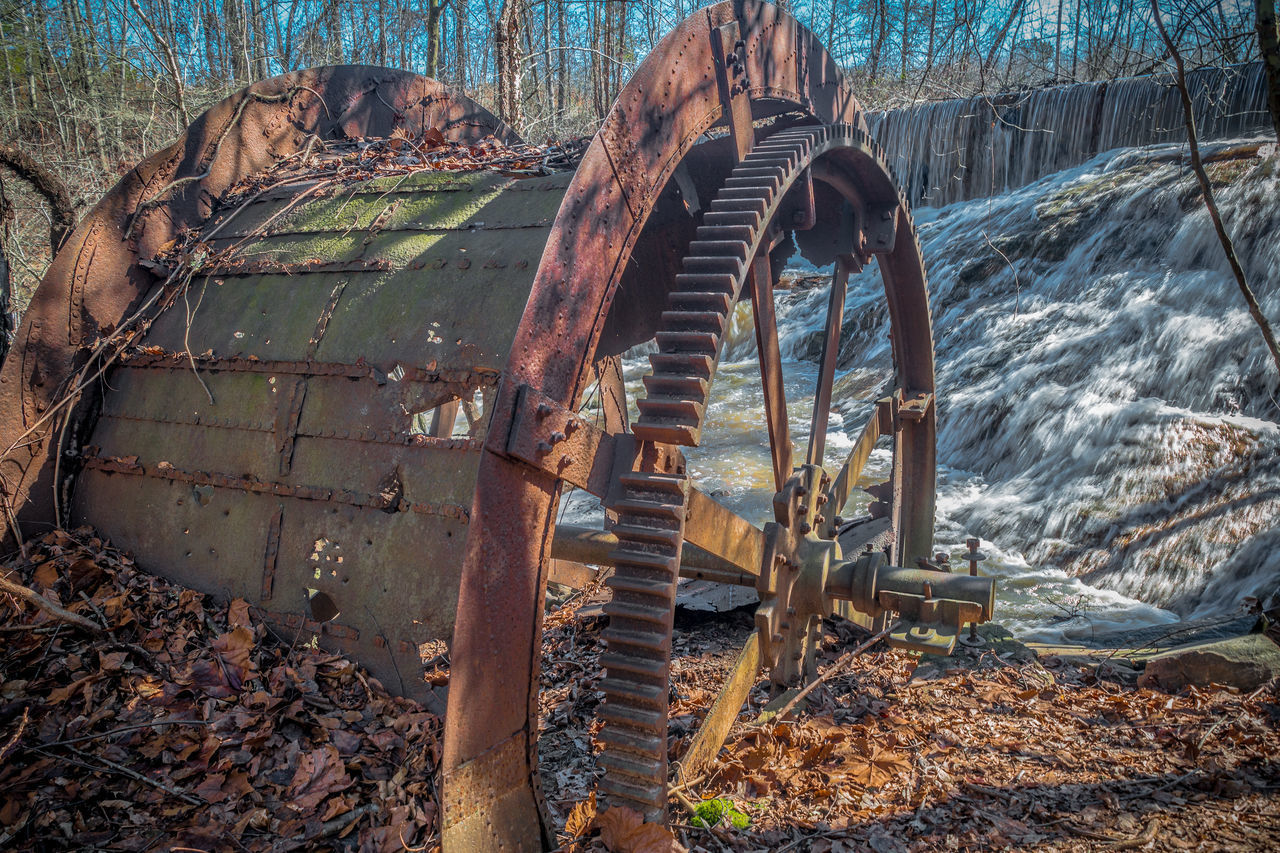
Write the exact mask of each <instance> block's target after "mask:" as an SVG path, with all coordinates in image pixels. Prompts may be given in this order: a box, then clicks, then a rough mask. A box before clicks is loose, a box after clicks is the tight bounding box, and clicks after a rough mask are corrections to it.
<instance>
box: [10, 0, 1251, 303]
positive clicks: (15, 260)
mask: <svg viewBox="0 0 1280 853" xmlns="http://www.w3.org/2000/svg"><path fill="white" fill-rule="evenodd" d="M704 5H708V4H707V3H706V2H705V0H560V2H554V0H543V2H537V0H56V2H55V0H0V50H2V53H0V146H4V148H3V150H4V151H5V152H7V153H8V157H7V158H5V159H7V160H9V161H10V165H12V164H13V161H14V160H15V159H23V155H26V157H27V158H29V160H25V159H24V160H23V162H24V164H25V166H26V168H27V170H28V172H29V173H31V174H28V175H27V177H28V179H29V180H27V181H16V180H14V179H13V176H12V174H6V173H5V172H4V170H0V182H2V183H0V223H2V224H0V249H3V252H0V258H3V257H7V259H8V263H9V264H10V266H11V267H12V269H11V278H12V280H13V288H14V293H13V302H14V306H13V307H15V308H20V307H21V306H22V305H24V304H25V302H26V300H27V299H28V298H29V295H30V291H31V290H32V288H33V287H34V285H35V284H36V282H38V280H39V278H40V276H41V275H42V274H43V270H44V268H45V266H46V265H47V263H48V261H49V257H50V252H49V245H48V239H47V238H48V236H49V234H50V232H51V231H53V232H54V233H55V237H56V234H57V233H60V231H61V230H62V228H63V227H65V226H66V225H67V224H68V222H67V220H69V219H71V220H72V221H73V217H74V216H75V215H76V214H78V213H80V212H83V210H84V209H85V208H86V207H87V206H88V205H90V204H92V203H93V202H94V201H96V199H97V198H98V197H99V196H100V195H101V194H102V193H103V192H104V191H105V190H106V189H107V188H108V187H109V186H110V185H112V184H113V183H114V182H115V181H116V180H118V179H119V177H120V176H121V175H123V174H124V173H125V172H127V171H128V170H129V169H130V168H131V167H132V166H133V165H134V164H135V163H136V162H137V161H138V160H140V159H141V158H142V157H143V156H145V154H146V153H148V152H151V151H154V150H156V149H158V148H160V147H162V146H163V145H165V144H166V143H167V142H168V141H169V140H171V139H172V138H173V137H175V136H176V135H177V134H178V133H179V132H180V131H181V130H182V128H184V127H185V126H186V125H187V124H188V123H189V122H190V121H191V120H192V119H193V118H194V117H196V116H197V115H199V114H200V112H201V111H203V110H204V109H205V108H207V107H208V106H209V105H211V104H213V103H215V102H216V101H218V100H220V99H221V98H223V97H225V96H226V95H227V94H228V93H230V92H232V91H234V90H236V89H238V88H240V87H242V86H244V85H246V84H248V83H250V82H253V81H255V80H259V79H262V78H265V77H270V76H273V75H276V74H280V73H283V72H286V71H291V70H294V69H299V68H306V67H309V66H315V65H326V64H348V63H353V64H354V63H360V64H371V65H383V66H393V67H397V68H403V69H409V70H412V71H417V72H420V73H423V74H426V75H429V76H433V77H437V78H440V79H442V80H445V81H447V82H450V83H453V84H455V85H457V86H459V87H461V88H462V89H464V90H465V91H466V92H468V93H469V94H471V95H472V96H473V97H475V98H477V99H478V100H479V101H480V102H481V103H483V104H485V105H486V106H489V107H490V108H491V109H493V110H494V111H495V112H496V113H498V114H499V115H500V116H501V117H502V118H504V119H505V120H506V121H507V122H508V123H510V124H512V125H514V126H515V127H517V129H519V130H520V131H521V132H522V133H523V134H524V136H525V137H526V138H527V139H529V140H531V141H541V140H543V139H544V138H563V137H568V136H578V135H587V134H591V133H593V132H594V130H595V128H596V126H597V124H598V123H599V121H600V120H601V119H602V117H603V116H604V114H605V113H606V111H607V110H608V108H609V105H610V104H611V103H612V101H613V99H614V97H615V95H616V94H617V92H618V91H619V90H620V88H621V87H622V85H623V83H624V82H625V81H626V80H627V78H628V77H629V75H630V74H631V72H632V71H633V70H634V69H635V67H636V66H637V65H638V64H639V62H640V61H641V60H642V59H643V58H644V57H645V55H646V54H647V53H648V52H649V51H650V49H651V48H652V47H653V45H654V44H655V43H656V42H657V41H658V40H659V39H661V38H662V36H663V35H664V34H665V33H666V32H668V31H669V30H670V29H671V28H672V27H673V26H675V25H676V23H678V22H679V21H680V20H681V19H683V18H684V17H686V16H687V15H689V14H690V13H692V12H693V11H694V10H695V9H697V8H698V7H701V6H704ZM779 5H780V6H783V7H785V8H788V9H790V11H791V12H792V13H793V14H795V15H796V16H797V17H798V18H799V19H800V20H801V21H802V22H804V23H805V24H806V25H808V26H809V27H810V29H812V30H813V31H814V32H815V33H816V34H817V35H818V36H819V38H820V40H821V41H822V42H823V43H825V44H826V45H827V47H828V49H829V50H830V51H831V52H832V54H833V55H834V56H835V58H836V59H837V61H838V62H840V64H841V65H842V66H843V67H845V68H846V69H847V71H848V73H849V76H850V78H851V80H852V81H853V84H854V86H855V89H856V91H857V93H858V96H859V97H860V98H861V100H862V102H863V103H864V104H865V105H866V106H868V107H870V108H885V107H892V106H897V105H902V104H905V103H909V102H916V101H921V100H937V99H945V98H952V97H957V96H966V95H971V94H974V93H978V92H993V91H1005V90H1009V89H1016V88H1026V87H1037V86H1044V85H1049V84H1053V83H1058V82H1066V81H1076V80H1097V79H1108V78H1113V77H1117V76H1126V75H1135V74H1144V73H1148V72H1151V71H1153V70H1158V69H1161V68H1163V67H1165V65H1166V63H1167V60H1168V52H1167V50H1166V49H1165V47H1164V45H1163V44H1162V42H1161V41H1160V39H1159V36H1158V35H1157V34H1156V32H1155V30H1154V28H1153V27H1152V26H1151V12H1150V7H1149V5H1148V3H1147V2H1146V0H1070V1H1068V0H957V2H944V0H780V2H779ZM1167 7H1168V8H1167V9H1166V12H1165V15H1164V17H1165V19H1166V22H1167V24H1168V26H1169V29H1170V33H1171V35H1172V36H1173V39H1174V41H1175V42H1176V43H1177V44H1178V46H1179V47H1180V49H1181V50H1182V51H1183V54H1184V57H1185V58H1186V60H1187V62H1188V64H1189V65H1190V66H1192V67H1194V66H1198V65H1223V64H1233V63H1239V62H1245V61H1248V60H1250V59H1253V58H1255V57H1256V55H1257V53H1256V52H1257V41H1256V38H1257V37H1256V34H1255V26H1254V4H1253V3H1252V2H1241V0H1228V2H1216V0H1200V1H1199V2H1190V3H1187V2H1176V3H1175V2H1168V3H1167ZM40 169H43V174H44V176H45V177H46V178H51V179H53V180H49V181H46V183H47V184H48V186H46V187H45V190H46V192H45V193H44V195H45V196H46V197H47V198H48V199H52V200H53V201H54V204H53V205H52V207H53V208H56V207H57V206H58V204H62V205H63V206H64V207H66V206H67V205H69V206H70V208H71V213H70V215H69V214H68V213H67V212H66V211H65V210H64V211H63V212H62V214H61V219H62V220H63V221H61V222H60V221H59V214H58V212H57V211H56V210H51V205H50V204H49V202H48V200H47V199H46V198H42V197H41V196H40V195H38V194H36V193H34V192H33V191H32V186H31V181H30V178H31V177H32V174H36V175H37V176H38V174H39V172H37V171H36V170H40ZM58 182H60V183H62V184H64V185H65V186H66V187H69V188H70V191H69V193H68V194H67V195H68V196H69V197H62V196H61V195H60V192H59V188H58V187H57V186H56V185H55V184H56V183H58ZM59 198H62V201H61V202H60V201H59ZM2 263H4V261H3V260H0V264H2ZM3 299H4V298H3V295H0V310H3V309H4V308H5V306H4V304H3Z"/></svg>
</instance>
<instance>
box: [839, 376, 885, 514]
mask: <svg viewBox="0 0 1280 853" xmlns="http://www.w3.org/2000/svg"><path fill="white" fill-rule="evenodd" d="M883 402H885V401H881V403H883ZM879 410H880V406H879V405H877V406H876V408H875V409H873V410H872V412H871V417H870V418H869V419H868V420H867V423H866V425H865V426H863V427H862V432H861V433H860V434H859V435H858V440H857V441H855V442H854V443H853V447H851V448H850V449H849V456H848V458H846V459H845V460H844V464H843V465H841V466H840V472H839V473H838V474H836V476H835V479H834V480H832V482H831V488H829V489H827V509H828V512H827V515H828V517H829V518H830V521H829V522H828V523H829V524H831V525H834V522H835V517H836V516H837V515H839V514H840V513H841V512H843V511H844V505H845V503H846V502H847V501H848V500H849V493H850V492H851V491H853V486H854V484H855V483H857V482H858V478H859V477H860V476H862V469H863V468H865V467H866V465H867V460H868V459H869V458H871V450H872V448H874V447H875V446H876V440H877V439H878V438H880V436H881V434H882V433H881V428H880V411H879Z"/></svg>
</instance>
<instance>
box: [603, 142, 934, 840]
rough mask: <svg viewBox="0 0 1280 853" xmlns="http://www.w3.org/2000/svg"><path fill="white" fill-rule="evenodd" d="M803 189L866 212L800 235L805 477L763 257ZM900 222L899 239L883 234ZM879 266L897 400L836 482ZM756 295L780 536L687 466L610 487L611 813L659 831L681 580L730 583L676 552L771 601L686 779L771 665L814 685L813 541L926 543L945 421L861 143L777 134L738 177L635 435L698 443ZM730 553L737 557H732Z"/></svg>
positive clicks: (903, 267)
mask: <svg viewBox="0 0 1280 853" xmlns="http://www.w3.org/2000/svg"><path fill="white" fill-rule="evenodd" d="M809 181H813V182H816V183H817V184H818V185H819V189H818V196H819V198H823V199H830V198H831V197H832V194H834V195H835V196H836V197H838V198H839V199H841V200H842V201H843V202H844V203H845V204H847V205H849V206H850V209H853V208H854V206H856V210H857V214H856V216H855V217H854V222H853V223H852V224H853V227H852V229H850V230H849V231H848V232H847V233H840V232H839V230H838V229H830V228H827V229H823V225H824V224H825V225H827V226H829V225H830V223H822V221H821V220H822V219H823V218H825V217H822V216H819V217H818V221H817V222H814V221H810V222H809V223H807V224H809V225H811V226H813V225H817V226H818V228H819V229H822V230H821V231H820V232H819V234H818V235H817V236H818V237H819V238H821V239H831V238H832V237H834V244H833V245H832V246H831V247H830V248H831V253H832V254H833V255H834V257H835V273H834V275H833V277H832V281H831V284H830V287H829V300H828V308H827V315H826V323H825V330H826V331H825V339H824V340H825V343H824V347H823V355H822V358H821V363H820V370H819V376H818V380H817V386H816V388H815V394H814V410H813V419H812V427H811V431H810V436H809V440H808V443H807V448H806V451H805V454H804V460H803V463H802V464H801V465H800V466H799V467H794V468H793V465H792V458H791V456H792V447H791V439H790V436H789V431H788V420H787V404H786V400H785V395H784V391H783V385H782V366H781V360H780V355H779V346H778V337H777V326H776V322H775V319H774V312H773V290H772V283H773V273H772V271H771V269H770V264H769V253H770V251H771V250H772V249H773V248H774V247H775V246H776V245H777V244H778V243H779V242H780V241H781V240H783V239H785V237H786V236H787V234H788V233H789V232H790V229H791V226H792V225H793V223H792V221H791V220H792V218H793V217H794V213H795V212H794V210H793V208H792V207H791V206H788V205H787V204H785V202H784V200H785V199H787V198H788V196H789V193H793V191H795V190H798V191H799V193H800V195H801V196H805V195H808V196H809V198H812V193H813V188H812V187H811V186H808V182H809ZM792 197H794V196H792ZM837 207H838V205H837ZM798 218H804V217H803V216H801V217H798ZM780 219H781V220H783V221H780ZM890 221H892V224H893V226H894V227H889V228H886V223H888V222H890ZM895 231H896V234H895ZM802 242H803V241H802ZM873 255H874V256H876V257H877V259H878V260H879V262H880V265H881V268H882V271H883V279H884V286H885V292H886V298H887V300H888V303H889V314H890V317H891V322H892V323H893V334H892V338H893V340H894V356H895V359H894V360H895V367H896V370H897V376H898V387H897V389H896V390H894V392H893V393H892V394H891V395H889V396H888V397H887V398H885V399H884V400H882V401H881V402H880V403H879V404H878V405H877V407H876V409H875V410H873V413H872V417H871V418H870V420H869V421H868V423H867V424H866V425H865V426H864V427H863V428H862V430H861V431H860V433H859V434H858V439H857V441H856V442H855V444H854V446H853V449H852V451H851V452H850V453H849V454H848V457H847V458H846V459H845V460H844V462H843V464H842V465H841V466H840V467H839V469H838V470H837V471H834V472H831V473H828V472H826V471H824V470H823V469H822V464H823V457H824V447H825V438H826V432H827V422H828V415H829V408H830V403H831V393H832V385H833V381H834V376H835V368H836V356H837V351H838V349H839V334H840V328H841V322H842V317H843V309H844V303H845V293H846V282H847V278H848V275H849V273H850V271H851V270H853V269H855V268H860V267H861V266H862V265H863V264H865V263H866V262H868V261H869V260H870V258H871V257H872V256H873ZM748 293H750V294H751V295H752V296H753V314H754V318H755V323H756V335H757V343H758V347H757V351H758V353H759V360H760V367H761V375H762V378H763V383H762V385H763V387H762V391H763V397H764V400H765V413H766V425H767V428H768V432H769V436H770V448H771V457H772V464H773V470H774V476H775V485H776V487H777V495H776V496H775V501H774V503H775V519H776V520H775V522H773V523H771V524H769V525H766V528H765V530H763V531H761V530H759V529H758V528H756V527H754V526H753V525H751V524H750V523H749V522H747V521H746V520H745V519H742V518H740V517H738V516H736V515H734V514H732V513H731V512H729V511H728V510H727V509H725V508H723V507H721V506H719V505H718V504H714V502H712V501H711V499H710V498H708V497H706V496H705V495H703V494H702V493H701V492H699V491H697V489H696V485H695V484H692V483H690V482H689V477H688V475H687V473H686V472H685V470H684V469H683V467H682V466H681V465H680V464H679V463H676V464H675V465H674V466H672V465H670V464H669V463H668V464H667V465H666V466H665V467H664V466H663V464H662V462H663V461H665V460H667V459H669V458H670V454H663V455H655V456H653V457H652V459H653V463H652V464H647V465H646V464H640V465H637V466H636V470H632V471H626V472H623V473H620V474H618V475H617V482H616V485H615V488H614V489H613V491H612V493H613V494H615V495H617V496H618V499H617V500H615V501H614V502H613V503H612V504H611V508H612V509H614V510H615V511H616V513H617V519H616V522H615V523H614V525H613V527H612V532H613V534H614V535H615V536H616V537H617V541H618V545H617V548H616V550H614V551H613V552H612V553H610V554H609V555H608V560H609V562H610V563H612V564H613V566H614V573H613V574H612V576H610V578H609V579H608V580H607V581H606V583H607V585H608V586H609V587H610V588H611V589H612V591H613V600H612V602H611V603H609V604H607V605H606V606H605V612H606V613H607V614H608V615H609V617H610V624H609V626H608V628H606V630H605V633H604V638H605V640H606V643H607V651H606V653H605V654H604V656H603V657H602V659H601V662H602V664H603V665H604V667H605V670H606V671H605V676H604V678H603V679H602V681H601V682H600V688H601V690H602V691H603V692H604V695H605V700H604V703H603V705H602V706H601V709H600V711H599V715H600V718H601V719H602V720H603V722H604V727H603V729H602V730H601V732H600V735H599V740H600V741H601V743H602V745H603V752H602V755H601V757H600V764H601V765H602V766H603V768H604V770H605V774H604V777H603V779H602V780H601V783H600V788H601V791H602V792H603V793H604V795H605V799H606V801H607V802H609V803H611V804H619V805H626V806H628V807H631V808H634V809H636V810H638V811H640V812H641V813H642V814H644V815H645V817H646V818H647V819H649V820H654V821H660V820H663V819H664V815H665V807H666V799H667V781H668V762H667V711H668V697H669V695H670V653H671V633H672V615H673V612H674V605H675V596H676V582H677V579H678V576H679V575H681V574H683V575H685V576H688V577H701V578H708V577H711V578H716V579H720V580H724V579H726V576H727V575H728V574H729V572H723V571H722V572H721V573H720V574H719V575H717V574H714V573H712V572H709V571H708V570H707V569H705V568H699V567H698V566H687V567H685V568H684V569H683V570H682V568H681V551H682V546H683V544H684V543H685V542H692V543H695V544H698V545H703V546H706V547H708V548H709V549H710V550H713V551H714V552H716V553H719V554H721V555H724V553H725V552H726V551H731V550H732V553H734V554H736V555H738V559H740V560H742V562H740V563H738V564H737V565H736V566H735V568H736V569H737V570H738V571H739V573H740V574H739V578H740V580H739V581H738V582H739V583H741V584H743V585H750V586H752V587H754V588H756V589H757V590H758V592H759V594H760V597H761V606H760V608H759V609H758V612H757V616H756V622H757V632H756V633H755V634H753V636H752V637H751V639H750V640H749V641H748V643H747V645H746V647H745V648H744V649H743V650H742V651H741V653H740V654H739V655H738V657H737V662H736V664H735V666H734V669H733V671H731V672H729V673H728V674H727V676H726V679H725V686H724V688H723V690H722V694H721V697H720V699H718V700H717V702H716V704H715V706H714V708H713V710H712V711H711V712H710V714H709V715H708V717H707V719H706V720H705V721H704V724H703V727H702V729H701V730H700V731H699V733H698V734H697V735H696V737H695V739H694V743H693V745H692V746H691V748H690V750H689V751H688V753H687V754H686V756H685V758H684V760H683V762H682V765H683V767H682V769H683V771H684V773H685V774H696V773H697V772H698V771H699V770H700V769H701V768H702V767H703V766H704V765H706V764H707V763H709V761H710V759H711V758H712V757H714V755H715V753H716V751H718V749H719V747H720V744H721V743H722V741H723V739H724V736H725V735H726V733H727V731H728V727H729V725H730V724H731V723H732V721H733V719H734V718H735V717H736V715H737V712H738V710H739V709H740V708H741V706H742V703H743V701H744V700H745V698H746V694H747V692H749V691H750V689H751V687H752V686H753V685H754V683H755V681H756V677H757V673H758V672H759V671H760V670H761V669H764V670H766V671H768V673H769V675H770V678H771V680H772V682H773V683H774V684H775V685H776V686H778V687H783V686H791V685H794V684H796V683H797V682H798V681H799V680H800V679H801V678H803V677H805V676H812V674H813V670H812V663H813V655H814V650H815V646H816V642H817V640H818V639H819V638H820V636H821V618H822V617H823V616H825V615H828V614H829V613H831V612H835V611H837V610H839V609H840V608H838V607H837V606H836V602H835V601H834V600H832V599H829V598H824V597H821V596H819V598H818V599H817V600H816V601H814V600H812V596H810V597H809V598H808V599H806V598H805V597H804V596H801V595H799V594H798V593H797V592H796V590H795V586H794V581H793V580H792V576H793V575H795V573H796V572H799V571H800V569H801V565H800V564H799V562H798V561H802V560H803V559H804V557H803V555H804V554H805V553H806V552H807V551H812V550H813V549H811V548H806V547H804V545H803V544H802V543H805V542H806V541H808V542H811V543H814V544H818V545H819V549H820V550H821V546H826V551H825V557H826V559H828V560H830V559H831V557H832V556H833V555H834V556H835V557H838V556H839V554H840V550H839V549H840V547H841V546H842V547H843V548H844V550H845V551H852V552H854V553H856V552H858V551H860V550H861V549H862V548H863V547H866V548H868V549H870V548H872V547H873V546H874V547H876V548H878V549H880V550H881V551H882V552H884V553H885V554H886V555H887V557H888V559H890V560H892V559H894V558H898V557H899V556H901V557H902V558H903V559H904V561H905V559H906V558H914V557H923V556H927V555H928V553H929V549H930V546H931V543H932V523H933V492H934V428H935V427H934V425H935V419H934V418H935V407H934V406H933V405H932V401H933V349H932V346H931V342H930V340H929V336H930V330H929V322H928V310H927V294H926V293H925V288H924V272H923V265H922V262H921V258H920V253H919V248H918V243H917V241H916V238H915V234H914V231H913V229H912V226H911V220H910V217H909V214H908V213H907V208H906V205H905V203H904V202H903V200H902V199H901V197H900V195H899V193H898V191H897V189H896V187H895V185H894V183H893V181H892V178H891V176H890V174H889V171H888V169H887V168H886V167H885V165H884V163H883V160H882V158H881V157H880V156H879V153H878V151H877V149H876V147H875V146H874V144H873V143H871V142H870V141H869V140H868V139H867V138H866V136H865V134H863V133H862V132H861V131H859V130H856V129H854V128H850V127H848V126H842V125H836V126H802V127H797V128H794V129H791V130H787V131H783V132H780V133H777V134H775V135H773V136H770V137H767V138H766V139H764V140H763V141H762V142H760V143H759V144H758V145H756V146H754V147H753V148H752V149H751V152H750V153H749V154H748V155H747V156H746V157H745V158H744V159H743V160H742V161H741V162H740V163H739V165H738V166H737V167H736V168H735V169H734V170H733V172H732V174H731V175H730V177H729V178H728V180H727V181H726V182H725V185H724V187H723V188H722V189H721V190H720V192H719V193H718V194H717V195H716V198H715V200H714V201H713V202H712V203H711V205H710V207H709V208H708V209H707V211H706V212H705V213H704V214H703V217H702V224H701V225H700V227H699V228H698V230H697V235H696V239H695V240H694V241H693V242H692V243H691V244H690V246H689V253H688V254H687V255H686V257H685V258H684V261H683V265H682V270H681V272H680V273H679V274H678V275H677V276H676V280H675V288H674V290H673V291H672V292H671V295H670V297H669V299H668V305H667V310H666V311H665V312H664V313H663V315H662V325H661V328H660V330H659V331H658V333H657V336H656V340H657V346H658V352H657V353H655V354H653V355H651V356H650V361H651V363H652V371H651V372H650V373H649V374H648V375H647V376H645V378H644V385H645V389H646V392H647V393H646V395H645V396H644V397H641V398H639V399H638V400H637V401H636V403H637V406H638V408H639V412H640V418H639V420H638V421H637V422H636V423H635V424H634V425H633V426H632V431H633V433H634V435H635V436H636V438H638V439H641V440H643V441H652V442H655V443H659V444H666V445H695V444H697V442H698V439H699V435H700V432H701V427H702V422H703V418H704V414H705V411H706V405H707V402H708V396H709V392H710V385H711V382H712V380H713V378H714V374H715V369H716V366H717V362H718V359H719V354H720V349H721V343H722V340H723V336H724V332H725V330H726V327H727V324H728V320H729V317H730V316H731V315H732V312H733V306H734V305H735V303H736V302H737V300H738V299H739V298H740V297H745V296H746V295H747V294H748ZM881 435H885V436H890V437H891V439H892V442H893V466H892V475H891V478H890V481H889V482H888V483H886V484H884V485H883V486H882V487H880V488H879V489H877V490H876V494H877V497H879V498H880V500H878V501H876V503H875V504H873V513H874V515H873V516H869V517H867V518H864V519H859V520H857V521H853V522H850V523H847V524H845V525H843V526H842V530H837V522H836V516H837V514H838V513H839V512H840V511H841V510H842V508H843V507H844V505H845V503H846V501H847V499H848V497H849V492H850V490H851V488H852V487H853V485H854V484H856V483H857V481H858V478H859V475H860V474H861V472H862V469H863V467H864V465H865V464H866V462H867V459H868V456H869V454H870V451H871V449H872V446H873V445H874V444H875V442H876V439H877V438H879V437H880V436H881ZM726 534H727V535H726ZM838 534H842V535H840V538H839V545H837V544H836V540H837V535H838ZM731 541H732V542H736V543H737V545H736V548H734V549H730V548H726V547H724V546H725V545H726V544H728V543H729V542H731ZM717 546H718V547H717ZM744 556H745V559H743V557H744ZM845 612H847V611H845Z"/></svg>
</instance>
